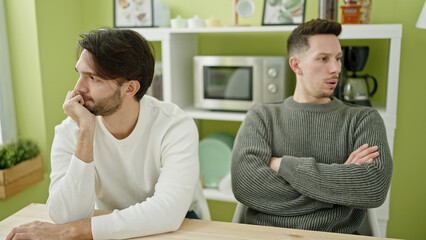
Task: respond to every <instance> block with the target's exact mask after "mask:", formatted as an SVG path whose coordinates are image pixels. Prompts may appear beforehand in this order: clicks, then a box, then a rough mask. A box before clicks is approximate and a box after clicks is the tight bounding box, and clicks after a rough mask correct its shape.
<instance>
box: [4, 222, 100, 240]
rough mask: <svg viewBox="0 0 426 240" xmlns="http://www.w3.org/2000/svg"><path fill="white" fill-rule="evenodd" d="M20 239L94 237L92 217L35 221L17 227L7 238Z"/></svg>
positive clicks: (7, 239) (53, 239)
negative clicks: (48, 221) (56, 221)
mask: <svg viewBox="0 0 426 240" xmlns="http://www.w3.org/2000/svg"><path fill="white" fill-rule="evenodd" d="M18 239H52V240H57V239H92V231H91V223H90V219H86V220H80V221H76V222H72V223H67V224H53V223H47V222H40V221H34V222H30V223H27V224H24V225H21V226H19V227H15V228H14V229H12V231H11V232H10V233H9V235H8V236H7V238H6V240H18Z"/></svg>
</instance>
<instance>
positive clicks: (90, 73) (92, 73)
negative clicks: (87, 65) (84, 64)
mask: <svg viewBox="0 0 426 240" xmlns="http://www.w3.org/2000/svg"><path fill="white" fill-rule="evenodd" d="M74 69H75V71H76V72H78V73H83V74H88V75H92V76H95V77H96V76H97V75H96V74H95V73H94V72H79V71H78V70H77V68H76V67H74Z"/></svg>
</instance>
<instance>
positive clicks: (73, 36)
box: [0, 0, 426, 239]
mask: <svg viewBox="0 0 426 240" xmlns="http://www.w3.org/2000/svg"><path fill="white" fill-rule="evenodd" d="M167 2H168V3H169V4H170V6H171V14H172V17H175V16H177V15H178V14H180V15H182V17H184V18H188V17H192V16H193V15H195V14H198V15H199V16H200V17H201V18H209V17H210V16H212V15H213V14H212V11H211V9H220V10H218V11H216V12H215V13H214V16H215V17H216V18H218V19H220V20H221V22H222V23H225V24H230V23H232V13H231V7H232V6H231V1H229V0H223V1H207V0H167ZM253 2H254V3H255V6H256V12H255V14H254V15H253V16H252V17H250V18H247V19H241V18H240V23H248V24H251V25H257V26H259V25H261V17H262V10H263V1H262V0H253ZM339 2H343V1H339ZM423 3H424V1H423V0H411V1H398V0H374V1H373V9H372V17H371V21H372V23H380V24H386V23H402V24H403V37H402V53H401V67H400V83H399V95H398V116H397V129H396V134H395V146H394V175H393V179H392V190H391V200H390V220H389V224H388V233H387V236H388V237H392V238H404V239H426V228H425V227H424V226H425V223H426V206H425V204H424V202H426V188H425V187H424V184H425V183H426V175H425V174H424V173H423V172H424V171H425V170H426V161H425V160H426V159H425V157H424V156H423V155H424V154H423V151H422V149H423V147H424V146H425V142H426V141H424V140H423V139H424V136H425V135H426V125H425V124H424V123H425V122H426V104H425V103H426V95H425V94H424V90H425V89H426V81H425V77H424V76H423V71H422V70H423V69H424V64H425V61H424V60H423V58H424V56H426V45H425V42H426V30H423V29H416V28H415V23H416V21H417V18H418V16H419V14H420V11H421V8H422V5H423ZM317 4H318V1H314V0H308V1H307V6H306V8H307V9H306V12H307V18H306V19H312V18H316V16H317V7H318V6H317ZM5 10H6V19H7V27H8V38H9V46H10V56H11V66H12V78H13V87H14V94H15V104H16V114H17V122H18V134H19V136H20V137H31V138H34V139H36V140H38V141H39V143H40V146H41V147H42V153H43V156H44V162H45V170H46V179H45V180H44V181H43V182H41V183H39V184H37V185H35V186H34V187H31V188H29V189H28V190H26V191H24V192H22V193H20V194H18V195H16V196H15V197H12V198H10V199H8V200H4V201H0V219H3V218H4V217H6V216H8V215H10V214H11V213H13V212H16V211H17V210H19V209H20V208H22V207H23V206H25V205H27V204H29V203H31V202H45V201H46V199H47V194H48V193H47V188H48V183H49V181H48V174H49V172H50V164H49V151H50V145H51V143H52V140H53V135H54V126H55V125H56V124H58V123H60V122H61V121H62V120H63V119H64V118H65V114H64V113H63V110H62V103H63V100H64V97H65V93H66V91H68V90H69V89H72V88H73V86H74V84H75V81H76V79H77V77H78V76H77V74H76V73H75V71H74V69H73V68H74V65H75V61H76V52H75V45H76V41H77V40H78V39H79V37H78V34H79V33H81V32H85V31H88V30H90V29H93V28H97V27H101V26H112V24H113V14H112V11H113V4H112V1H105V0H90V1H84V0H74V1H55V0H18V1H17V0H5ZM339 15H340V14H339ZM267 37H268V41H269V39H270V40H271V42H268V44H262V43H263V42H262V41H264V40H262V39H264V38H265V36H262V37H260V38H258V36H257V34H238V35H235V36H232V35H228V34H227V35H224V34H215V35H208V36H207V35H205V34H201V35H200V37H199V40H200V49H199V51H200V53H202V54H207V53H209V52H216V54H219V53H220V52H224V53H227V54H231V53H233V52H236V53H238V52H246V49H249V51H250V52H246V53H247V54H257V53H259V52H262V53H264V54H270V55H281V54H285V51H286V50H285V43H284V41H285V38H286V34H280V33H271V34H270V35H267ZM239 39H242V41H241V42H243V43H244V44H236V43H235V42H238V40H239ZM228 40H229V41H228ZM235 40H237V41H235ZM211 41H219V42H223V44H219V45H217V44H214V45H213V44H210V42H211ZM227 43H230V44H231V45H229V44H227ZM281 44H282V47H281ZM346 44H347V45H349V44H350V45H352V44H360V45H361V44H368V45H370V44H372V45H371V47H372V49H374V51H375V52H372V53H371V58H370V60H371V63H370V64H368V66H367V69H366V70H365V72H368V73H371V74H372V75H375V76H376V77H380V78H381V80H380V84H381V86H383V85H384V84H385V83H384V82H383V79H386V72H387V69H386V62H384V61H380V59H383V58H385V59H386V54H387V53H386V49H387V47H388V42H387V41H385V40H380V41H371V42H370V41H367V42H363V41H355V42H352V41H346V40H345V41H342V45H346ZM157 45H158V44H157ZM210 46H216V47H215V48H211V47H210ZM257 46H258V47H257ZM373 59H377V60H374V61H373ZM370 60H369V61H370ZM379 87H380V86H379ZM383 90H384V89H383V87H382V88H379V91H381V92H379V93H378V95H377V96H376V97H375V99H374V100H375V101H378V102H381V101H383V99H384V98H385V97H386V96H385V93H384V91H383ZM239 125H240V123H239V122H227V121H200V137H205V136H207V135H209V134H210V133H212V132H215V131H226V132H229V133H231V134H234V135H235V134H236V131H237V130H238V127H239ZM209 204H210V206H211V207H212V208H213V209H215V210H217V209H221V208H224V210H223V211H220V210H219V211H217V212H215V213H214V214H212V215H213V217H214V218H216V219H218V220H229V218H230V216H231V215H232V211H231V210H232V206H231V207H230V206H229V204H228V205H226V204H221V203H217V202H214V201H209Z"/></svg>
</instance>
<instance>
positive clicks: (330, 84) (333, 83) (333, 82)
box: [326, 78, 339, 88]
mask: <svg viewBox="0 0 426 240" xmlns="http://www.w3.org/2000/svg"><path fill="white" fill-rule="evenodd" d="M338 82H339V79H337V78H333V79H331V80H329V81H327V82H326V84H327V86H328V87H329V88H336V86H337V83H338Z"/></svg>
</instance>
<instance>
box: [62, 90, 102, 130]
mask: <svg viewBox="0 0 426 240" xmlns="http://www.w3.org/2000/svg"><path fill="white" fill-rule="evenodd" d="M83 104H84V99H83V97H82V96H81V95H79V94H77V92H76V91H75V90H73V91H68V94H67V96H66V98H65V102H64V105H63V106H62V108H63V109H64V112H65V114H67V115H68V116H70V117H71V118H72V119H73V120H74V121H76V122H77V124H78V126H79V127H80V128H82V127H87V128H90V129H94V127H95V115H93V114H92V113H91V112H90V111H89V110H87V108H85V107H84V106H83Z"/></svg>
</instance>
